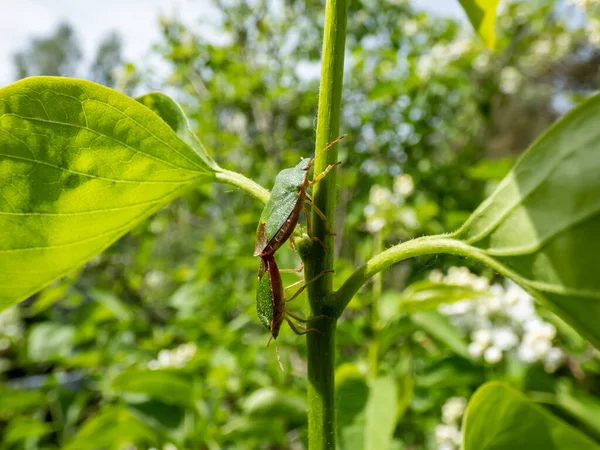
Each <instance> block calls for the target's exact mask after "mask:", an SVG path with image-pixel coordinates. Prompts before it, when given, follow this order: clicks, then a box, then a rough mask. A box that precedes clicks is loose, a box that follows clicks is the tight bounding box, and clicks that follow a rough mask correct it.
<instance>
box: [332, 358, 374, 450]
mask: <svg viewBox="0 0 600 450" xmlns="http://www.w3.org/2000/svg"><path fill="white" fill-rule="evenodd" d="M335 380H336V383H335V401H336V405H337V407H336V425H337V433H338V440H339V444H340V448H342V449H344V450H349V449H354V448H356V449H360V448H362V447H363V444H364V432H365V430H364V423H362V422H361V421H360V418H361V415H363V416H364V410H365V408H366V406H367V400H368V398H369V385H368V383H367V379H366V378H365V376H364V375H363V374H362V373H361V372H360V370H358V368H357V367H355V366H354V365H352V364H343V365H341V366H340V367H338V368H337V370H336V371H335Z"/></svg>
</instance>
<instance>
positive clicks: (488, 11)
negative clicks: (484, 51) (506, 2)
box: [458, 0, 499, 48]
mask: <svg viewBox="0 0 600 450" xmlns="http://www.w3.org/2000/svg"><path fill="white" fill-rule="evenodd" d="M458 1H459V2H460V4H461V5H462V7H463V9H464V10H465V12H466V13H467V17H468V18H469V21H470V22H471V25H473V28H475V31H476V32H477V33H478V34H479V36H481V39H483V42H485V45H487V46H488V47H489V48H494V45H495V43H496V32H495V31H494V24H495V23H496V8H497V7H498V2H499V0H458Z"/></svg>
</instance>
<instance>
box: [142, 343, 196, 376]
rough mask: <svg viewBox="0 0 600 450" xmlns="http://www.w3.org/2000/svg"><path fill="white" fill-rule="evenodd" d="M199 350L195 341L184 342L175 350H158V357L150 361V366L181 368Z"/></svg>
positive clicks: (156, 367) (155, 367) (152, 367)
mask: <svg viewBox="0 0 600 450" xmlns="http://www.w3.org/2000/svg"><path fill="white" fill-rule="evenodd" d="M197 350H198V348H197V347H196V344H194V343H193V342H190V343H188V344H182V345H180V346H179V347H177V348H174V349H173V350H161V351H160V352H158V358H157V359H153V360H152V361H150V362H149V363H148V368H149V369H150V370H156V369H165V368H169V367H174V368H178V369H181V368H182V367H185V366H186V365H187V363H189V362H190V361H191V360H192V358H193V357H194V355H195V354H196V351H197Z"/></svg>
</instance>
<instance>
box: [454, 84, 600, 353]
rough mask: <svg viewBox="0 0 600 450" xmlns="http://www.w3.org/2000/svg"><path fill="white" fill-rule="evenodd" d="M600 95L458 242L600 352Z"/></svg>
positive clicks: (552, 133)
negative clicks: (532, 297)
mask: <svg viewBox="0 0 600 450" xmlns="http://www.w3.org/2000/svg"><path fill="white" fill-rule="evenodd" d="M598 120H600V95H596V96H594V97H592V98H590V99H589V100H588V101H586V102H585V103H583V104H582V105H580V106H579V107H578V108H576V109H574V110H572V111H571V112H569V113H568V114H567V115H566V116H565V117H564V118H563V119H562V120H560V121H559V122H558V123H557V124H555V125H554V126H553V127H551V128H550V130H549V131H547V132H546V133H545V134H544V135H543V136H542V137H541V138H539V139H538V140H537V141H536V142H535V143H534V144H533V145H532V146H531V147H530V148H529V150H528V151H527V152H526V153H525V154H524V155H523V156H522V158H520V160H519V161H518V162H517V164H516V165H515V167H514V168H513V169H512V170H511V171H510V173H509V174H508V175H507V176H506V178H504V180H503V181H502V182H501V183H500V184H499V186H498V188H497V190H496V191H495V192H494V193H493V194H492V195H491V196H490V197H489V198H488V199H487V200H486V201H485V202H483V203H482V204H481V206H480V207H479V208H478V209H477V210H476V211H475V212H474V213H473V215H472V216H471V217H470V218H469V219H468V220H467V222H466V223H465V224H464V226H463V227H462V228H461V229H460V230H459V231H458V232H457V233H456V234H455V237H457V238H459V239H461V240H463V241H464V242H465V243H467V244H469V245H470V246H472V247H474V248H475V249H476V252H475V253H474V256H475V257H478V258H479V259H480V260H482V261H484V262H487V263H488V264H490V265H491V266H492V267H494V268H495V269H497V270H498V271H500V272H502V273H503V274H504V275H507V276H509V277H511V278H513V279H514V281H516V282H517V283H519V284H520V285H521V286H523V287H524V288H525V289H527V290H528V291H529V292H531V293H532V294H533V295H535V296H536V297H538V298H539V299H541V300H542V301H543V302H544V303H545V304H546V305H548V306H549V307H550V308H551V309H552V310H553V311H554V312H555V313H556V314H558V315H559V316H560V317H562V318H563V319H564V320H565V321H567V322H569V323H570V324H571V325H572V326H573V327H574V328H575V329H576V330H578V331H579V332H580V333H581V334H582V335H584V336H585V337H586V338H587V339H589V340H590V341H591V342H592V344H594V345H595V346H596V347H599V348H600V327H598V317H600V277H599V276H598V255H599V254H600V239H599V238H598V231H599V230H600V176H599V174H600V128H599V127H598Z"/></svg>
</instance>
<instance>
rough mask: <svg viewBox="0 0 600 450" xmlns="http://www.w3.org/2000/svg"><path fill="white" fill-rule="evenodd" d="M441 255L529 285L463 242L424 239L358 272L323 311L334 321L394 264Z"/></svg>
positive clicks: (386, 254) (404, 245) (405, 244)
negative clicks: (483, 266)
mask: <svg viewBox="0 0 600 450" xmlns="http://www.w3.org/2000/svg"><path fill="white" fill-rule="evenodd" d="M438 253H449V254H454V255H460V256H465V257H468V258H472V259H475V260H477V261H480V262H482V263H484V264H487V265H488V266H490V267H491V268H492V269H494V270H496V271H497V272H498V273H500V274H502V275H504V276H506V277H509V278H512V279H513V280H514V281H516V282H518V283H519V284H521V285H522V286H526V285H527V281H526V280H524V279H523V278H522V277H521V276H520V275H518V274H516V273H514V272H512V271H511V270H510V269H508V268H507V267H506V266H504V265H502V264H500V263H499V262H498V261H497V260H495V259H493V258H491V257H490V256H489V255H488V254H487V253H485V252H484V251H483V250H481V249H478V248H475V247H471V246H470V245H468V244H465V243H464V242H462V241H459V240H457V239H454V238H453V235H436V236H424V237H421V238H417V239H412V240H410V241H406V242H403V243H402V244H398V245H395V246H393V247H391V248H388V249H387V250H386V251H384V252H381V253H380V254H378V255H376V256H374V257H373V258H371V259H370V260H369V261H367V262H366V263H365V264H363V265H362V266H361V267H359V268H358V269H356V271H355V272H354V273H353V274H352V275H350V277H348V279H347V280H346V281H345V282H344V284H343V285H342V286H341V287H340V288H339V289H338V290H337V291H336V292H334V293H333V294H332V295H331V296H329V297H328V298H327V299H325V305H324V308H326V310H327V311H328V312H329V314H333V316H334V317H339V316H340V315H341V314H342V312H343V311H344V308H346V306H347V305H348V303H349V302H350V300H352V297H354V295H355V294H356V293H357V292H358V290H359V289H360V288H361V286H362V285H363V284H365V282H366V281H367V280H368V279H369V278H371V277H372V276H373V275H375V274H377V273H379V272H381V271H382V270H385V269H387V268H388V267H389V266H391V265H392V264H395V263H398V262H400V261H404V260H405V259H408V258H412V257H415V256H421V255H432V254H438Z"/></svg>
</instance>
